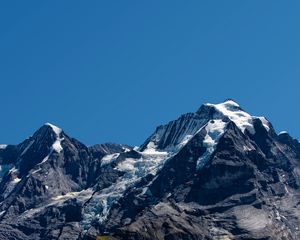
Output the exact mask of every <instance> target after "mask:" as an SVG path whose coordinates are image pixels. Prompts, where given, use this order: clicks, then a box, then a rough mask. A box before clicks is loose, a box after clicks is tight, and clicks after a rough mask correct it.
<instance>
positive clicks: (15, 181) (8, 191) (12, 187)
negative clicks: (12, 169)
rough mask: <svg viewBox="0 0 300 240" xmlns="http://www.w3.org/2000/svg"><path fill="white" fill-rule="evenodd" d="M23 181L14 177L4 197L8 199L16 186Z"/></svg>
mask: <svg viewBox="0 0 300 240" xmlns="http://www.w3.org/2000/svg"><path fill="white" fill-rule="evenodd" d="M20 181H21V179H20V178H18V177H14V178H13V179H12V180H11V181H10V182H9V183H8V184H7V186H6V188H5V190H4V192H3V197H4V198H6V197H8V195H9V194H10V193H11V192H12V191H13V190H14V188H15V186H16V185H17V184H18V183H19V182H20Z"/></svg>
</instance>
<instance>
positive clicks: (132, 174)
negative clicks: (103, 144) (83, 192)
mask: <svg viewBox="0 0 300 240" xmlns="http://www.w3.org/2000/svg"><path fill="white" fill-rule="evenodd" d="M140 154H141V158H139V159H134V158H126V159H125V160H124V161H122V162H120V163H119V164H118V165H117V166H116V167H115V169H116V170H119V171H122V172H124V175H122V176H121V177H120V178H119V179H118V181H117V182H116V183H115V184H112V185H111V186H109V187H107V188H104V189H102V190H101V191H100V192H97V193H95V194H94V195H93V198H92V199H91V200H90V201H89V202H88V203H87V204H86V205H85V207H84V209H83V220H82V222H81V226H82V227H83V228H84V229H88V228H89V226H90V224H91V222H92V221H94V220H97V221H99V222H103V221H104V220H105V219H106V218H107V216H108V214H109V211H110V208H111V206H112V204H113V203H114V202H115V201H117V200H118V199H119V198H120V197H122V196H123V194H124V192H125V191H126V190H127V189H128V188H129V187H131V186H133V185H134V184H135V183H137V182H138V181H139V180H141V178H143V177H145V176H146V175H148V174H153V175H155V174H156V173H157V171H158V170H159V169H161V167H162V166H163V164H164V162H165V161H166V160H167V159H168V158H169V157H170V154H169V153H167V152H159V151H155V150H154V149H152V150H149V151H147V152H140ZM111 158H112V156H109V157H107V161H110V159H111Z"/></svg>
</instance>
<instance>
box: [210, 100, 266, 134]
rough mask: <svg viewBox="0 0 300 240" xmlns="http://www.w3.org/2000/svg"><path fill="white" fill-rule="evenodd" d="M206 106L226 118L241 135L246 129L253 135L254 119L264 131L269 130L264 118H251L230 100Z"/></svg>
mask: <svg viewBox="0 0 300 240" xmlns="http://www.w3.org/2000/svg"><path fill="white" fill-rule="evenodd" d="M206 105H207V106H212V107H214V108H215V109H216V110H217V111H218V112H219V113H221V114H222V115H223V116H227V117H228V118H229V119H230V120H231V121H233V122H234V123H235V124H236V125H237V126H238V127H239V128H240V129H241V130H242V132H243V133H245V130H246V129H247V130H248V131H249V132H250V133H251V134H254V133H255V130H254V126H253V120H254V119H260V120H261V121H262V124H263V126H264V127H265V128H266V130H267V131H269V130H270V127H269V122H268V121H267V120H266V118H265V117H255V116H251V115H250V114H249V113H247V112H244V111H243V110H242V109H241V108H240V106H239V105H238V104H237V103H236V102H234V101H232V100H228V101H225V102H223V103H220V104H210V103H207V104H206Z"/></svg>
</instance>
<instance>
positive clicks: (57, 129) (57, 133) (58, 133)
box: [45, 123, 62, 136]
mask: <svg viewBox="0 0 300 240" xmlns="http://www.w3.org/2000/svg"><path fill="white" fill-rule="evenodd" d="M45 125H46V126H49V127H51V128H52V130H53V131H54V132H55V134H56V135H57V136H59V135H60V134H61V132H62V129H60V128H59V127H57V126H55V125H53V124H51V123H45Z"/></svg>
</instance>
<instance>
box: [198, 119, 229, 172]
mask: <svg viewBox="0 0 300 240" xmlns="http://www.w3.org/2000/svg"><path fill="white" fill-rule="evenodd" d="M226 126H227V123H225V122H223V121H222V120H211V121H210V122H209V123H208V124H207V125H206V127H205V130H206V132H207V133H206V135H205V138H204V140H203V145H204V147H206V151H205V153H204V154H203V155H202V156H201V157H200V158H199V159H198V160H197V169H200V168H202V167H203V166H204V165H205V164H206V163H207V161H208V160H209V158H210V156H211V154H212V153H213V152H214V151H215V148H216V146H217V144H218V141H219V139H220V137H221V136H222V135H223V134H224V132H225V128H226Z"/></svg>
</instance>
